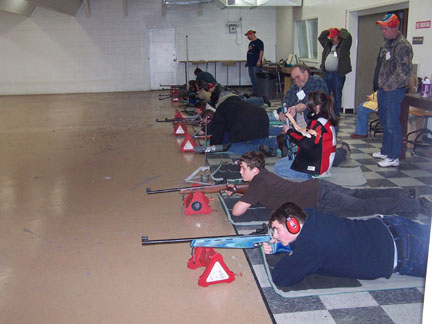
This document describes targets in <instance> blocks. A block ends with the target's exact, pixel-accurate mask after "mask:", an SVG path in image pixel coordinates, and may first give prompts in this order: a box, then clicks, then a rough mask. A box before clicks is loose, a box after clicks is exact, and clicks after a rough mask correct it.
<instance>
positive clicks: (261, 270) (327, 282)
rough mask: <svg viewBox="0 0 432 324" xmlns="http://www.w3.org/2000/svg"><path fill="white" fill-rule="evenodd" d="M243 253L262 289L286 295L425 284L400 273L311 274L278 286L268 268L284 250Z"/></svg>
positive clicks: (241, 228)
mask: <svg viewBox="0 0 432 324" xmlns="http://www.w3.org/2000/svg"><path fill="white" fill-rule="evenodd" d="M235 228H236V230H237V232H238V233H239V234H247V233H249V232H250V229H246V228H248V226H235ZM245 253H246V256H247V258H248V260H249V263H250V264H251V266H252V270H253V271H254V273H255V275H256V278H257V282H258V284H259V285H260V287H261V288H262V289H264V291H266V289H269V288H270V289H272V290H273V291H274V293H275V294H277V295H279V296H282V297H287V298H288V297H307V296H318V295H336V294H344V293H356V292H366V291H371V290H387V289H400V288H423V287H424V285H425V279H424V278H418V277H411V276H403V275H399V274H396V273H394V274H393V275H392V276H391V277H390V279H386V278H379V279H374V280H359V279H354V278H343V277H332V276H325V275H319V274H313V275H310V276H307V277H305V278H304V279H303V280H302V281H301V282H299V283H297V284H295V285H292V286H289V287H281V286H277V285H276V284H275V283H274V282H273V280H272V277H271V272H272V269H273V267H274V265H275V264H276V263H277V262H278V260H280V259H281V258H283V257H285V256H286V254H285V253H277V254H274V255H266V254H264V251H263V250H262V248H257V249H246V250H245ZM266 295H267V293H266Z"/></svg>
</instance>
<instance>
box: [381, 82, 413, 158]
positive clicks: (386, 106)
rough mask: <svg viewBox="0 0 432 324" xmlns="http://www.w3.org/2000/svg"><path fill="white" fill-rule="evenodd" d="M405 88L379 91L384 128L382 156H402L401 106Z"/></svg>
mask: <svg viewBox="0 0 432 324" xmlns="http://www.w3.org/2000/svg"><path fill="white" fill-rule="evenodd" d="M405 92H406V89H405V88H399V89H396V90H392V91H384V90H383V89H381V88H380V89H378V96H377V98H378V107H379V109H378V117H379V121H380V124H381V126H382V127H383V128H384V134H383V140H382V147H381V154H384V155H387V157H388V158H389V159H397V158H399V156H400V155H401V154H402V126H401V123H400V114H401V104H402V100H403V98H404V97H405Z"/></svg>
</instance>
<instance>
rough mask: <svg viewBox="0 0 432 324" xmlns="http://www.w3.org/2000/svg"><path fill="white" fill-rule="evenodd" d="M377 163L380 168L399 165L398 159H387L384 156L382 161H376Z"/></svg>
mask: <svg viewBox="0 0 432 324" xmlns="http://www.w3.org/2000/svg"><path fill="white" fill-rule="evenodd" d="M378 165H379V166H380V167H382V168H387V167H398V166H399V159H389V158H385V159H383V160H382V161H379V162H378Z"/></svg>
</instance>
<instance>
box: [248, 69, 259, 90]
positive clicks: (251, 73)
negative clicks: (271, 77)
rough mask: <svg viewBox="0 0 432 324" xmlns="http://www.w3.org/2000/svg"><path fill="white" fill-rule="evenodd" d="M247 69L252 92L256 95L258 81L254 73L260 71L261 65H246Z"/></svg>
mask: <svg viewBox="0 0 432 324" xmlns="http://www.w3.org/2000/svg"><path fill="white" fill-rule="evenodd" d="M248 70H249V78H250V80H251V83H252V93H253V94H254V95H258V83H257V77H256V73H257V72H261V67H258V66H248Z"/></svg>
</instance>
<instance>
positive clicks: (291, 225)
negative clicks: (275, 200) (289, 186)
mask: <svg viewBox="0 0 432 324" xmlns="http://www.w3.org/2000/svg"><path fill="white" fill-rule="evenodd" d="M279 210H280V212H281V213H282V215H284V216H285V217H286V219H287V220H286V222H285V225H286V227H287V229H288V232H290V233H291V234H297V233H298V232H300V222H299V221H298V219H297V218H295V217H291V216H290V215H288V214H287V212H286V211H285V210H283V209H282V208H279Z"/></svg>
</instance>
